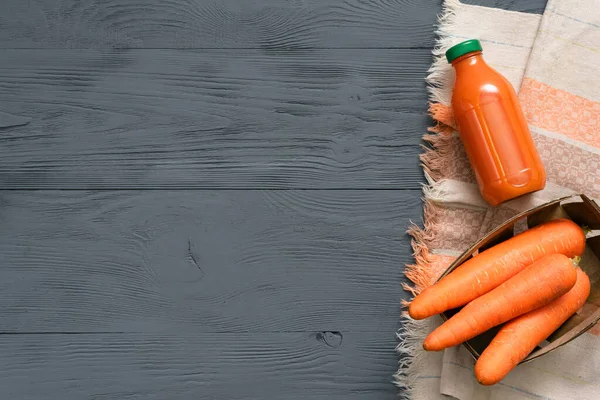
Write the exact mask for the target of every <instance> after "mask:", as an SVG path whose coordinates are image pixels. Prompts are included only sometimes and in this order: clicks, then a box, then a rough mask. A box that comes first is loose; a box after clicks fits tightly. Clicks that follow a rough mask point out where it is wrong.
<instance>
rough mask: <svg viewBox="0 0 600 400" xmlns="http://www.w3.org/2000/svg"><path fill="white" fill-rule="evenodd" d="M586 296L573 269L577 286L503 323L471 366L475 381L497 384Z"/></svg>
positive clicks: (585, 284)
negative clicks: (473, 367)
mask: <svg viewBox="0 0 600 400" xmlns="http://www.w3.org/2000/svg"><path fill="white" fill-rule="evenodd" d="M589 295H590V279H589V278H588V276H587V275H586V274H585V272H583V271H582V270H581V269H579V268H578V269H577V282H576V283H575V286H573V288H572V289H571V290H569V291H568V292H567V293H566V294H564V295H562V296H561V297H559V298H558V299H556V300H554V301H553V302H552V303H550V304H548V305H546V306H544V307H541V308H538V309H537V310H534V311H531V312H528V313H527V314H524V315H521V316H520V317H517V318H515V319H514V320H512V321H509V322H507V323H506V324H505V325H504V326H503V327H502V328H501V329H500V331H499V332H498V334H496V336H495V337H494V339H493V340H492V341H491V342H490V344H489V345H488V347H486V349H485V350H484V351H483V353H482V354H481V356H480V357H479V359H478V360H477V363H476V364H475V377H476V378H477V381H478V382H479V383H481V384H482V385H494V384H496V383H498V382H500V381H501V380H502V379H504V378H505V377H506V375H508V373H509V372H510V371H511V370H512V369H513V368H515V367H516V366H517V365H518V364H519V363H520V362H521V361H523V360H524V359H525V357H527V356H528V355H529V354H530V353H531V352H532V351H533V349H535V347H536V346H537V345H539V344H540V343H541V342H543V341H544V340H546V338H547V337H548V336H550V335H551V334H552V332H554V331H555V330H557V329H558V328H559V327H560V326H561V325H562V324H563V323H565V321H566V320H567V319H569V317H571V316H572V315H573V314H575V312H576V311H577V310H579V309H580V308H581V307H582V306H583V305H584V304H585V301H586V300H587V298H588V296H589Z"/></svg>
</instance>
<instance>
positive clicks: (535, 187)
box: [480, 169, 546, 207]
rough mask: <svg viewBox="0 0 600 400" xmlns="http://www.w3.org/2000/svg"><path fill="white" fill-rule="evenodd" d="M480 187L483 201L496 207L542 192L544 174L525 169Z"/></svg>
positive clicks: (544, 181)
mask: <svg viewBox="0 0 600 400" xmlns="http://www.w3.org/2000/svg"><path fill="white" fill-rule="evenodd" d="M480 187H481V195H482V196H483V198H484V200H485V201H486V202H487V203H488V204H489V205H491V206H492V207H497V206H499V205H501V204H502V203H505V202H507V201H509V200H513V199H516V198H518V197H522V196H524V195H526V194H530V193H534V192H538V191H540V190H543V189H544V188H545V187H546V176H545V173H542V174H540V173H539V172H537V171H535V170H531V169H527V170H524V171H521V172H520V173H518V174H515V175H512V176H509V177H506V178H504V179H499V180H497V181H495V182H492V183H489V184H487V185H485V186H482V185H480Z"/></svg>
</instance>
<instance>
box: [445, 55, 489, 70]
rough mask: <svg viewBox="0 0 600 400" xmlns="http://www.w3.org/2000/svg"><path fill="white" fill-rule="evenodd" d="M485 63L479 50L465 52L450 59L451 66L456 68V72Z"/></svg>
mask: <svg viewBox="0 0 600 400" xmlns="http://www.w3.org/2000/svg"><path fill="white" fill-rule="evenodd" d="M481 65H485V61H484V60H483V55H482V54H481V51H475V52H473V53H468V54H465V55H464V56H461V57H459V58H457V59H456V60H454V61H452V66H453V67H454V69H455V70H456V72H457V73H459V72H461V70H464V69H470V68H471V67H476V66H481Z"/></svg>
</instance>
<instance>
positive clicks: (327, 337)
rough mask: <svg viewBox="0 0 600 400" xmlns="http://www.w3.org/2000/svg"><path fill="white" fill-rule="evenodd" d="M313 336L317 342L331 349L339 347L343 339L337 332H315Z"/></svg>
mask: <svg viewBox="0 0 600 400" xmlns="http://www.w3.org/2000/svg"><path fill="white" fill-rule="evenodd" d="M315 336H316V338H317V340H318V341H319V342H321V343H324V344H325V345H326V346H328V347H331V348H333V349H337V348H338V347H340V346H341V345H342V340H343V338H344V336H343V335H342V333H341V332H338V331H324V332H317V333H316V335H315Z"/></svg>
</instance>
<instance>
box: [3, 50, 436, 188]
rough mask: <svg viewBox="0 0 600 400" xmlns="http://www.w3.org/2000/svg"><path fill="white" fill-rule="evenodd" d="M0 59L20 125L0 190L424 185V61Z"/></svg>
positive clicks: (153, 55)
mask: <svg viewBox="0 0 600 400" xmlns="http://www.w3.org/2000/svg"><path fill="white" fill-rule="evenodd" d="M1 55H2V63H1V65H0V111H1V112H3V113H5V114H6V113H8V114H10V115H13V116H18V117H21V118H28V119H29V120H30V122H29V123H28V124H25V125H23V124H13V125H14V126H9V127H6V128H4V129H3V130H2V135H1V136H0V187H1V188H5V189H6V188H13V189H29V188H34V189H42V188H49V189H115V188H125V189H132V188H251V189H254V188H388V189H393V188H402V189H406V188H413V189H418V188H420V182H422V180H423V176H422V171H421V169H420V167H419V160H418V153H419V152H420V149H419V147H418V146H419V144H420V143H421V137H422V135H423V134H424V133H425V132H426V128H427V125H428V124H429V119H428V117H427V115H426V107H427V93H426V91H425V83H424V80H423V78H424V77H425V75H426V70H427V68H428V66H429V63H430V59H431V56H430V51H429V50H347V49H341V50H340V49H337V50H313V51H307V52H303V51H299V52H288V51H277V52H271V53H269V54H268V55H266V54H264V53H263V52H261V51H258V50H238V51H235V52H233V51H231V50H210V51H206V50H201V51H182V50H152V49H151V50H146V49H142V50H128V51H97V50H80V51H77V52H73V51H72V50H44V51H43V50H35V51H34V50H3V51H2V52H1ZM75 55H76V56H75ZM8 114H6V115H8ZM0 117H1V115H0ZM4 125H6V123H5V124H4ZM9 125H10V124H9Z"/></svg>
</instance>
